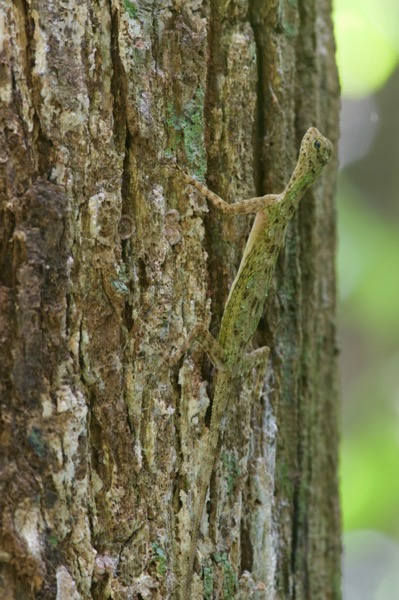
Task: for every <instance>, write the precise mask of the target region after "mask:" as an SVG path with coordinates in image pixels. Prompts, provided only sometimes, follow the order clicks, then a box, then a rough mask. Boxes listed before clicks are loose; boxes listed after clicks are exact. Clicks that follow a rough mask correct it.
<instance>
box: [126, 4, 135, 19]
mask: <svg viewBox="0 0 399 600" xmlns="http://www.w3.org/2000/svg"><path fill="white" fill-rule="evenodd" d="M125 9H126V12H127V14H128V15H129V17H131V18H132V19H135V18H136V17H137V5H136V4H135V3H134V2H132V1H131V0H125Z"/></svg>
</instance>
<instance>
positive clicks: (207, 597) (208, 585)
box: [203, 561, 213, 600]
mask: <svg viewBox="0 0 399 600" xmlns="http://www.w3.org/2000/svg"><path fill="white" fill-rule="evenodd" d="M203 574H204V600H212V598H213V567H212V564H211V562H210V561H207V562H206V563H205V564H204V567H203Z"/></svg>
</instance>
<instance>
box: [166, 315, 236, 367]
mask: <svg viewBox="0 0 399 600" xmlns="http://www.w3.org/2000/svg"><path fill="white" fill-rule="evenodd" d="M194 342H198V343H199V344H201V346H202V347H203V349H204V350H205V352H206V353H207V355H208V356H209V358H210V359H211V361H212V362H213V364H214V365H215V367H217V368H218V369H219V370H221V371H224V370H225V369H226V367H227V360H226V354H225V351H224V350H223V348H222V347H221V345H220V344H219V342H218V341H217V340H216V339H215V338H214V337H213V335H212V334H211V333H210V332H209V330H208V328H207V327H206V326H205V325H204V324H203V323H197V325H196V326H195V327H194V329H192V330H191V332H190V333H189V335H188V336H187V338H186V340H185V342H184V343H183V344H182V345H181V346H180V348H179V349H178V350H177V351H176V352H175V353H174V354H172V356H171V358H169V361H168V362H169V364H170V365H174V364H175V363H177V362H178V361H179V360H180V358H181V357H182V356H183V354H184V353H185V352H187V350H188V349H189V348H190V346H191V345H192V344H193V343H194Z"/></svg>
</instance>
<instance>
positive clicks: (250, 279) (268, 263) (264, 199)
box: [170, 127, 333, 600]
mask: <svg viewBox="0 0 399 600" xmlns="http://www.w3.org/2000/svg"><path fill="white" fill-rule="evenodd" d="M332 149H333V147H332V144H331V142H330V140H328V139H327V138H325V137H324V136H323V135H322V134H321V133H320V132H319V131H318V129H316V128H315V127H311V128H310V129H308V131H307V132H306V133H305V135H304V137H303V140H302V143H301V147H300V151H299V157H298V161H297V164H296V166H295V168H294V171H293V173H292V176H291V178H290V180H289V182H288V184H287V186H286V187H285V189H284V191H283V192H282V193H281V194H267V195H265V196H260V197H255V198H249V199H246V200H239V201H237V202H235V203H232V204H229V203H227V202H225V201H224V200H222V199H221V198H220V197H219V196H217V195H216V194H215V193H214V192H212V191H210V190H209V189H208V188H207V187H206V186H205V185H203V184H202V183H200V182H199V181H197V180H196V179H194V178H193V177H192V176H190V175H189V174H187V173H186V172H185V171H184V170H183V169H181V168H180V167H179V166H178V165H176V166H177V169H178V172H179V174H180V176H181V177H182V179H183V180H184V181H185V183H187V184H189V185H191V186H193V187H194V188H196V189H197V190H198V191H199V192H200V194H202V195H203V196H204V197H205V198H206V199H207V200H208V201H210V202H211V203H212V204H213V205H214V206H215V207H216V208H218V209H220V210H221V211H222V212H224V213H227V214H245V213H256V217H255V220H254V223H253V225H252V229H251V232H250V234H249V237H248V240H247V243H246V247H245V249H244V253H243V256H242V259H241V263H240V266H239V268H238V271H237V274H236V277H235V279H234V281H233V283H232V285H231V288H230V291H229V295H228V298H227V301H226V304H225V308H224V311H223V315H222V320H221V325H220V331H219V335H218V339H217V340H216V339H215V338H214V337H213V336H212V335H211V333H210V332H209V331H208V330H207V328H206V327H205V326H204V325H203V324H202V323H198V324H197V325H196V326H195V327H194V329H193V330H192V332H191V333H190V334H189V336H188V337H187V339H186V341H185V343H184V344H183V345H182V346H181V348H180V349H179V351H178V352H176V353H175V354H174V355H173V357H172V359H171V361H170V363H171V364H172V363H175V362H176V361H177V360H179V358H180V357H181V356H182V355H183V354H184V352H186V350H187V349H188V348H189V346H190V345H191V344H192V343H193V342H194V341H195V340H197V341H198V342H199V343H200V344H201V345H202V347H203V348H204V350H205V351H206V352H207V354H208V355H209V357H210V359H211V360H212V362H213V363H214V365H215V366H216V368H217V371H218V373H217V381H216V387H215V393H214V397H213V402H212V410H211V421H210V426H209V429H208V432H207V440H206V445H205V450H204V453H203V456H202V457H201V458H200V469H199V481H198V482H197V489H198V493H197V496H196V501H195V503H194V511H193V514H194V518H193V521H192V524H191V540H190V544H189V551H188V554H187V557H186V561H185V564H184V565H183V577H182V588H181V598H182V599H183V600H190V590H191V582H192V576H193V567H194V558H195V553H196V548H197V542H198V537H199V528H200V523H201V518H202V513H203V509H204V505H205V501H206V495H207V490H208V486H209V483H210V479H211V475H212V471H213V469H214V464H215V460H216V454H217V447H218V443H219V434H220V428H221V422H222V419H223V417H224V414H225V411H226V407H227V405H228V402H229V400H230V399H231V397H232V396H233V395H234V392H235V389H236V381H237V379H238V377H239V374H240V369H241V368H242V365H243V363H244V364H246V365H247V366H253V365H255V364H257V363H260V362H262V361H263V363H264V366H265V367H266V364H267V363H266V361H267V358H268V355H269V348H268V347H267V346H265V347H262V348H258V349H257V350H254V351H253V352H252V353H250V354H247V355H245V351H246V348H247V345H248V343H249V342H250V340H251V338H252V336H253V335H254V333H255V331H256V328H257V326H258V323H259V320H260V317H261V315H262V311H263V308H264V304H265V301H266V297H267V293H268V289H269V286H270V282H271V279H272V276H273V273H274V270H275V265H276V261H277V257H278V255H279V252H280V249H281V248H282V246H283V244H284V238H285V232H286V229H287V226H288V223H289V222H290V220H291V218H292V216H293V214H294V212H295V209H296V208H297V206H298V204H299V201H300V199H301V198H302V197H303V195H304V194H305V192H306V191H307V190H308V188H309V187H310V186H311V185H312V184H313V183H314V181H315V180H316V179H317V178H318V177H319V176H320V175H321V173H322V172H323V170H324V167H325V166H326V165H327V163H328V162H329V160H330V157H331V154H332Z"/></svg>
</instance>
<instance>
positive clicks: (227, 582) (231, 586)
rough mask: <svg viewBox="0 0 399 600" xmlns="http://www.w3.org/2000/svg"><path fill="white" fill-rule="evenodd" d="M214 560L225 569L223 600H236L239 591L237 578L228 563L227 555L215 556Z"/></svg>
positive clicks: (223, 553)
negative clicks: (237, 590) (236, 593)
mask: <svg viewBox="0 0 399 600" xmlns="http://www.w3.org/2000/svg"><path fill="white" fill-rule="evenodd" d="M213 558H214V561H215V562H216V563H218V564H220V566H221V567H222V569H223V599H224V600H234V598H235V592H236V589H237V577H236V574H235V572H234V569H233V567H232V566H231V564H230V562H229V561H228V558H227V554H226V553H225V552H222V553H221V554H215V555H214V557H213Z"/></svg>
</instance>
